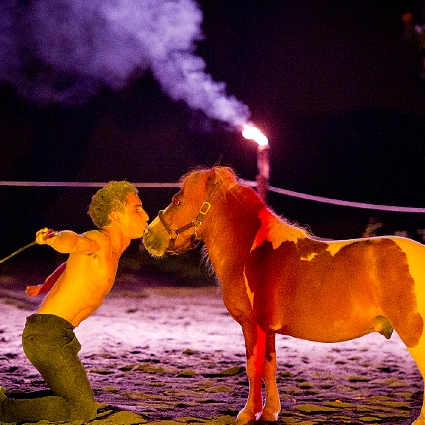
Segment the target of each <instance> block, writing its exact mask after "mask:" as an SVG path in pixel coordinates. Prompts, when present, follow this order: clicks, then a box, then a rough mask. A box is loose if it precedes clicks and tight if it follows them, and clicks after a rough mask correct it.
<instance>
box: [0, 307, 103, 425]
mask: <svg viewBox="0 0 425 425" xmlns="http://www.w3.org/2000/svg"><path fill="white" fill-rule="evenodd" d="M22 346H23V349H24V352H25V355H26V356H27V357H28V359H29V361H30V362H31V363H32V364H33V365H34V366H35V368H36V369H37V370H38V371H39V372H40V374H41V375H42V376H43V378H44V380H45V381H46V383H47V385H48V386H49V387H50V389H51V390H52V394H53V395H52V396H46V397H39V398H31V399H14V398H7V399H5V400H3V403H2V404H1V406H0V422H1V421H2V422H20V421H29V422H36V421H38V420H42V419H44V420H48V421H52V422H56V421H58V422H59V421H69V420H90V419H93V418H95V417H96V414H97V410H96V403H95V401H94V397H93V391H92V388H91V386H90V383H89V380H88V378H87V374H86V371H85V370H84V367H83V365H82V364H81V361H80V359H79V358H78V352H79V351H80V349H81V345H80V343H79V342H78V340H77V338H76V336H75V334H74V326H73V325H72V324H71V323H69V322H68V321H66V320H65V319H62V318H61V317H58V316H55V315H53V314H33V315H32V316H29V317H28V318H27V322H26V325H25V329H24V332H23V335H22Z"/></svg>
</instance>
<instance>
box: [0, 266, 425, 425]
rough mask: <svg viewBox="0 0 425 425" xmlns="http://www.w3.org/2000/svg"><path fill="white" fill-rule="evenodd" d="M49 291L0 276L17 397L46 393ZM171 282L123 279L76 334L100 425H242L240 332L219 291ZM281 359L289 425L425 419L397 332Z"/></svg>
mask: <svg viewBox="0 0 425 425" xmlns="http://www.w3.org/2000/svg"><path fill="white" fill-rule="evenodd" d="M40 282H42V278H40V279H39V280H37V279H35V278H34V279H33V282H29V279H28V277H23V276H16V275H13V274H5V273H3V274H1V275H0V311H1V317H2V322H1V325H0V359H1V362H0V385H1V386H3V387H5V388H6V389H8V390H20V391H35V390H40V389H44V388H45V386H44V383H43V380H42V378H41V376H40V375H39V374H38V372H37V371H36V370H35V369H34V368H33V367H32V365H31V364H30V363H29V362H28V360H27V359H26V357H25V356H24V354H23V352H22V347H21V333H22V330H23V327H24V323H25V318H26V316H28V315H29V314H31V313H32V312H33V311H34V310H35V309H36V307H37V305H38V304H39V302H40V299H37V298H36V299H30V300H28V299H27V298H26V295H25V293H24V292H23V291H24V289H25V286H26V285H27V284H29V283H32V284H37V283H40ZM161 283H162V282H161V278H157V279H156V281H153V280H152V277H150V278H143V277H141V276H140V275H137V276H135V275H133V274H130V273H121V274H120V275H119V276H118V278H117V282H116V284H115V286H114V289H113V290H112V291H111V293H110V294H109V295H108V296H107V298H106V300H105V302H104V304H103V306H102V307H101V308H100V309H99V310H98V311H97V312H96V313H95V314H94V315H93V316H92V317H90V318H89V319H87V320H86V321H85V322H83V323H82V324H81V325H80V326H79V327H78V328H77V329H76V334H77V337H78V339H79V340H80V342H81V344H82V347H83V348H82V350H81V352H80V357H81V359H82V362H83V364H84V365H85V367H86V370H87V372H88V376H89V379H90V381H91V383H92V386H93V388H94V392H95V397H96V399H97V401H98V402H99V411H98V417H97V418H96V419H95V420H94V421H92V422H90V423H91V424H96V425H97V424H99V425H102V424H117V425H131V424H143V423H148V424H154V423H161V424H164V425H173V424H175V425H179V424H182V423H188V424H232V423H234V421H235V417H236V414H237V412H238V411H239V410H240V409H241V408H242V407H243V406H244V404H245V401H246V397H247V393H248V385H247V378H246V375H245V352H244V342H243V337H242V334H241V329H240V327H239V325H238V324H237V323H236V322H234V321H233V320H232V318H231V317H230V316H229V314H228V313H227V311H226V309H225V307H224V305H223V302H222V300H221V296H220V290H219V288H218V287H211V286H210V287H205V288H182V287H174V288H170V287H161ZM277 356H278V365H279V369H278V376H277V380H278V386H279V390H280V397H281V401H282V412H281V414H280V416H279V423H280V424H305V425H308V424H364V423H381V424H410V423H412V422H413V420H414V419H415V418H416V417H417V416H418V414H419V410H420V406H421V403H422V397H423V383H422V378H421V376H420V374H419V372H418V370H417V368H416V366H415V364H414V362H413V360H412V359H411V358H410V355H409V353H408V352H407V350H406V348H405V347H404V345H403V344H402V342H401V341H400V339H399V338H398V336H397V335H393V337H392V338H391V340H389V341H387V340H386V339H385V338H384V337H382V336H381V335H379V334H371V335H368V336H366V337H363V338H361V339H358V340H355V341H350V342H346V343H340V344H319V343H311V342H308V341H301V340H296V339H293V338H289V337H283V336H278V337H277ZM41 423H43V424H46V423H47V422H45V421H44V422H41V421H40V422H39V424H41ZM72 423H73V424H75V425H77V423H78V424H81V423H82V422H78V421H77V422H72Z"/></svg>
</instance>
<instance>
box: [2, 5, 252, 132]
mask: <svg viewBox="0 0 425 425" xmlns="http://www.w3.org/2000/svg"><path fill="white" fill-rule="evenodd" d="M202 19H203V15H202V11H201V10H200V8H199V6H198V4H197V3H196V2H195V0H89V1H88V0H2V1H1V5H0V80H1V81H3V82H7V83H11V84H13V86H14V87H15V88H16V90H17V91H18V92H19V93H20V94H21V95H23V96H25V97H28V98H30V99H32V100H34V101H36V102H39V103H49V102H59V103H63V104H75V103H79V102H84V101H85V100H86V99H88V98H89V97H90V96H92V95H93V94H95V93H96V92H97V90H98V89H99V88H100V87H101V86H104V85H107V86H109V87H111V88H112V89H114V90H120V89H121V88H123V87H124V86H125V85H126V84H127V83H128V81H129V78H130V77H131V76H132V75H135V74H137V73H140V72H144V71H147V70H150V71H151V72H152V74H153V76H154V77H155V78H156V79H157V81H158V82H159V83H160V85H161V87H162V89H163V90H164V92H165V93H167V94H168V95H169V96H170V97H171V98H172V99H174V100H183V101H185V102H186V103H187V104H188V105H189V106H190V107H191V108H194V109H200V110H202V111H203V112H204V113H205V114H206V115H207V116H209V117H210V118H214V119H218V120H221V121H225V122H227V123H229V124H232V125H234V126H240V125H241V124H243V123H245V122H247V120H248V118H249V110H248V108H247V106H246V105H244V104H242V103H241V102H239V101H238V100H237V99H236V98H235V97H233V96H229V95H227V94H226V87H225V84H224V83H220V82H216V81H214V80H213V79H212V77H211V76H210V75H209V74H207V73H206V72H205V67H206V64H205V62H204V60H203V59H202V58H201V57H199V56H197V55H196V54H195V50H196V43H197V42H198V41H200V40H202V38H203V34H202V32H201V23H202Z"/></svg>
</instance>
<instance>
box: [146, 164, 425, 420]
mask: <svg viewBox="0 0 425 425" xmlns="http://www.w3.org/2000/svg"><path fill="white" fill-rule="evenodd" d="M143 241H144V245H145V247H146V248H147V250H148V251H149V252H150V253H151V254H152V255H153V256H156V257H161V256H162V255H163V254H165V253H170V254H181V253H183V252H185V251H187V250H189V249H192V248H193V247H194V246H196V244H197V243H198V242H199V241H203V243H204V249H205V250H206V253H207V255H208V259H209V262H210V265H211V266H212V268H213V269H214V271H215V273H216V276H217V278H218V280H219V282H220V284H221V292H222V297H223V301H224V304H225V306H226V308H227V310H228V311H229V313H230V314H231V316H232V317H233V318H234V319H235V320H236V321H237V322H238V323H239V324H240V325H241V327H242V332H243V336H244V340H245V348H246V365H247V366H246V373H247V376H248V380H249V395H248V400H247V402H246V404H245V407H244V408H243V409H242V410H241V411H240V412H239V414H238V416H237V419H236V423H237V424H246V423H248V422H250V421H256V420H261V421H267V422H275V421H277V419H278V414H279V412H280V409H281V406H280V399H279V394H278V389H277V385H276V370H277V366H276V350H275V335H276V334H283V335H289V336H292V337H295V338H301V339H306V340H310V341H317V342H341V341H347V340H350V339H354V338H358V337H361V336H363V335H366V334H368V333H370V332H379V333H380V334H382V335H383V336H384V337H385V338H390V337H391V334H392V332H393V330H396V331H397V333H398V335H399V336H400V338H401V340H402V341H403V342H404V344H405V345H406V347H407V349H408V351H409V352H410V354H411V355H412V357H413V359H414V360H415V362H416V364H417V366H418V368H419V371H420V373H421V375H422V377H424V373H425V333H424V317H425V246H424V245H422V244H420V243H419V242H415V241H413V240H410V239H408V238H403V237H396V236H382V237H372V238H360V239H351V240H324V239H319V238H315V237H314V236H312V235H310V234H309V233H308V232H307V231H306V230H304V229H303V228H300V227H298V226H295V225H292V224H290V223H289V222H288V221H287V220H285V219H283V218H281V217H279V216H277V215H276V214H275V213H274V212H273V211H272V210H271V209H270V208H268V207H267V206H266V205H265V204H264V202H263V201H262V200H261V199H260V198H259V196H258V195H257V193H256V192H255V190H253V189H252V188H250V187H246V186H244V185H243V184H241V183H240V182H239V181H238V179H237V177H236V174H235V173H234V171H233V170H232V169H231V168H228V167H222V166H216V167H213V168H199V169H196V170H194V171H192V172H190V173H188V174H186V175H185V176H183V177H182V179H181V190H180V191H179V192H178V193H177V194H176V195H174V196H173V197H172V201H171V203H170V205H168V206H167V208H166V209H165V210H163V211H160V212H159V214H158V216H157V217H156V218H155V219H154V220H153V221H152V222H151V224H150V225H149V227H148V228H147V229H146V231H145V234H144V237H143ZM263 380H264V384H265V401H264V404H263V398H262V382H263ZM414 424H416V425H425V409H424V407H423V406H422V410H421V414H420V416H419V418H418V419H417V420H416V421H415V422H414Z"/></svg>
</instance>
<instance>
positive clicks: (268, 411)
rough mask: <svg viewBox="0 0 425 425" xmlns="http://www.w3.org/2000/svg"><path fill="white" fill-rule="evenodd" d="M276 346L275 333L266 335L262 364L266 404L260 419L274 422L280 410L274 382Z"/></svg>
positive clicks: (277, 392)
mask: <svg viewBox="0 0 425 425" xmlns="http://www.w3.org/2000/svg"><path fill="white" fill-rule="evenodd" d="M276 371H277V365H276V347H275V334H274V333H269V334H268V335H267V337H266V356H265V364H264V383H265V385H266V404H265V405H264V409H263V414H262V415H261V420H263V421H265V422H275V421H277V419H278V415H279V412H280V399H279V391H278V389H277V384H276Z"/></svg>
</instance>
